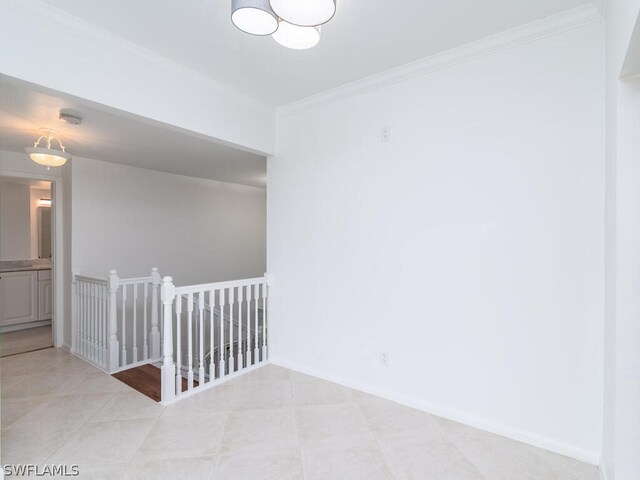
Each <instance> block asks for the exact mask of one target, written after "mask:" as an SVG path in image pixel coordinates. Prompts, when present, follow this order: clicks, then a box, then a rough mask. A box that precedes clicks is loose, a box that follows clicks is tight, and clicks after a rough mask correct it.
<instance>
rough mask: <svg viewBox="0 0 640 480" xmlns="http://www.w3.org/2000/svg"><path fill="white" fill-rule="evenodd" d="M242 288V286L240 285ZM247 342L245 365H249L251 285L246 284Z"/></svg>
mask: <svg viewBox="0 0 640 480" xmlns="http://www.w3.org/2000/svg"><path fill="white" fill-rule="evenodd" d="M240 288H242V287H240ZM246 288H247V295H246V300H247V343H245V352H246V353H245V361H246V362H247V367H250V366H251V363H252V362H251V286H250V285H247V287H246Z"/></svg>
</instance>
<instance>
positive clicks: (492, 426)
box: [269, 358, 600, 465]
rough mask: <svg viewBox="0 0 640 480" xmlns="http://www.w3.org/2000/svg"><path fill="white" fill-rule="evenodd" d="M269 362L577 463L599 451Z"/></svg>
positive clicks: (591, 459) (596, 455)
mask: <svg viewBox="0 0 640 480" xmlns="http://www.w3.org/2000/svg"><path fill="white" fill-rule="evenodd" d="M269 362H270V363H271V364H272V365H278V366H280V367H284V368H288V369H289V370H295V371H297V372H300V373H304V374H307V375H311V376H313V377H317V378H321V379H323V380H327V381H330V382H334V383H337V384H339V385H343V386H345V387H349V388H353V389H355V390H359V391H361V392H365V393H369V394H371V395H375V396H377V397H381V398H385V399H387V400H391V401H394V402H397V403H400V404H402V405H406V406H408V407H412V408H415V409H417V410H422V411H424V412H427V413H430V414H433V415H437V416H439V417H444V418H447V419H449V420H454V421H456V422H459V423H463V424H465V425H468V426H470V427H474V428H479V429H481V430H486V431H488V432H491V433H495V434H497V435H501V436H503V437H507V438H510V439H512V440H517V441H519V442H523V443H526V444H529V445H532V446H534V447H538V448H542V449H545V450H549V451H551V452H555V453H558V454H560V455H565V456H567V457H571V458H575V459H576V460H579V461H581V462H586V463H588V464H590V465H598V461H599V459H600V454H599V453H598V452H592V451H588V450H583V449H581V448H576V447H574V446H572V445H567V444H565V443H562V442H558V441H556V440H554V439H552V438H548V437H541V436H539V435H535V434H533V433H529V432H525V431H522V430H518V429H515V428H511V427H508V426H506V425H502V424H499V423H495V422H492V421H490V420H485V419H482V418H478V417H475V416H473V415H470V414H468V413H465V412H460V411H458V410H453V409H450V408H447V407H445V406H442V405H435V404H432V403H429V402H425V401H423V400H418V399H415V398H411V397H407V396H404V395H399V394H397V393H395V392H391V391H387V390H382V389H375V388H374V389H372V388H370V387H368V386H366V385H364V384H362V383H359V382H357V381H352V380H347V379H345V378H342V377H340V376H336V375H327V374H326V373H324V372H320V371H318V370H314V369H312V368H307V367H304V366H301V365H295V364H292V363H290V362H287V361H285V360H282V359H278V358H270V359H269Z"/></svg>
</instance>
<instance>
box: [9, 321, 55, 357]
mask: <svg viewBox="0 0 640 480" xmlns="http://www.w3.org/2000/svg"><path fill="white" fill-rule="evenodd" d="M47 347H53V338H52V334H51V325H47V326H45V327H36V328H27V329H24V330H16V331H13V332H5V333H3V334H1V335H0V352H1V354H2V356H3V357H5V356H7V355H15V354H17V353H23V352H30V351H31V350H36V349H40V348H47Z"/></svg>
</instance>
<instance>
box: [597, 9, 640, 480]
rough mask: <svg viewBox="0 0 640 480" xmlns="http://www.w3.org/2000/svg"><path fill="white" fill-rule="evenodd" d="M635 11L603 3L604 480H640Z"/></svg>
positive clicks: (639, 129)
mask: <svg viewBox="0 0 640 480" xmlns="http://www.w3.org/2000/svg"><path fill="white" fill-rule="evenodd" d="M638 12H640V0H610V1H609V2H608V8H607V170H606V172H607V175H606V187H607V208H606V217H605V218H606V226H607V237H606V238H607V246H606V265H607V288H606V292H607V295H606V307H607V308H606V322H605V353H606V354H605V397H604V398H605V404H604V412H605V415H604V442H603V456H602V462H601V472H602V476H603V478H605V479H608V480H636V479H638V478H640V455H638V452H640V409H639V408H638V405H640V297H639V296H638V292H640V277H639V276H638V272H639V271H640V221H639V219H640V197H639V195H638V185H639V184H640V119H639V118H638V111H640V78H638V77H637V76H636V78H635V79H622V80H621V79H620V73H621V71H622V70H623V64H624V61H625V57H626V56H627V55H628V52H629V48H630V39H631V38H632V32H633V30H634V27H636V29H638V28H640V26H638V25H639V24H638V23H637V22H638V21H639V17H638ZM638 33H640V32H636V35H638ZM633 38H635V39H636V40H637V39H638V38H640V36H637V37H633ZM638 48H640V44H636V45H635V51H636V52H637V51H638ZM636 61H637V60H636Z"/></svg>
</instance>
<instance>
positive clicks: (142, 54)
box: [0, 0, 256, 101]
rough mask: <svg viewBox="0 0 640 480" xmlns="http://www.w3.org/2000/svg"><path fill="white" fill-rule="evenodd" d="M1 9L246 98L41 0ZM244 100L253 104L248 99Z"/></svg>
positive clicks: (7, 0) (8, 1) (0, 0)
mask: <svg viewBox="0 0 640 480" xmlns="http://www.w3.org/2000/svg"><path fill="white" fill-rule="evenodd" d="M0 5H5V6H7V7H9V8H11V9H12V10H14V11H16V12H18V13H20V14H22V15H24V16H26V17H29V18H30V19H31V20H32V21H34V22H37V23H40V24H41V25H45V26H48V27H51V28H55V29H56V30H59V31H61V32H63V33H65V34H68V35H72V36H74V37H76V38H78V39H80V40H83V41H86V42H89V43H91V44H93V45H95V46H97V47H101V48H105V49H106V50H108V51H110V52H112V53H114V54H116V55H118V56H120V57H123V58H127V59H129V60H133V61H135V62H143V63H145V64H147V65H148V66H151V67H154V68H158V69H160V70H161V71H163V72H165V73H170V74H174V75H176V76H179V77H182V78H183V79H185V80H189V81H192V82H198V83H201V84H205V85H207V86H209V87H214V88H218V89H220V90H223V91H225V92H227V93H230V94H233V95H235V96H241V97H245V95H243V94H242V93H240V92H238V91H236V90H233V89H232V88H230V87H229V86H227V85H224V84H222V83H219V82H218V81H216V80H215V79H213V78H211V77H209V76H207V75H205V74H203V73H200V72H198V71H196V70H193V69H191V68H189V67H187V66H185V65H182V64H181V63H178V62H175V61H173V60H171V59H169V58H167V57H164V56H162V55H160V54H157V53H155V52H153V51H151V50H149V49H147V48H145V47H143V46H141V45H139V44H137V43H134V42H131V41H129V40H127V39H125V38H123V37H120V36H118V35H116V34H113V33H111V32H109V31H107V30H105V29H103V28H101V27H98V26H96V25H94V24H93V23H91V22H88V21H86V20H83V19H82V18H79V17H76V16H75V15H72V14H70V13H68V12H65V11H64V10H62V9H60V8H57V7H54V6H53V5H50V4H48V3H45V2H43V1H41V0H0ZM245 98H248V99H250V100H251V101H256V100H255V99H252V98H249V97H245Z"/></svg>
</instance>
